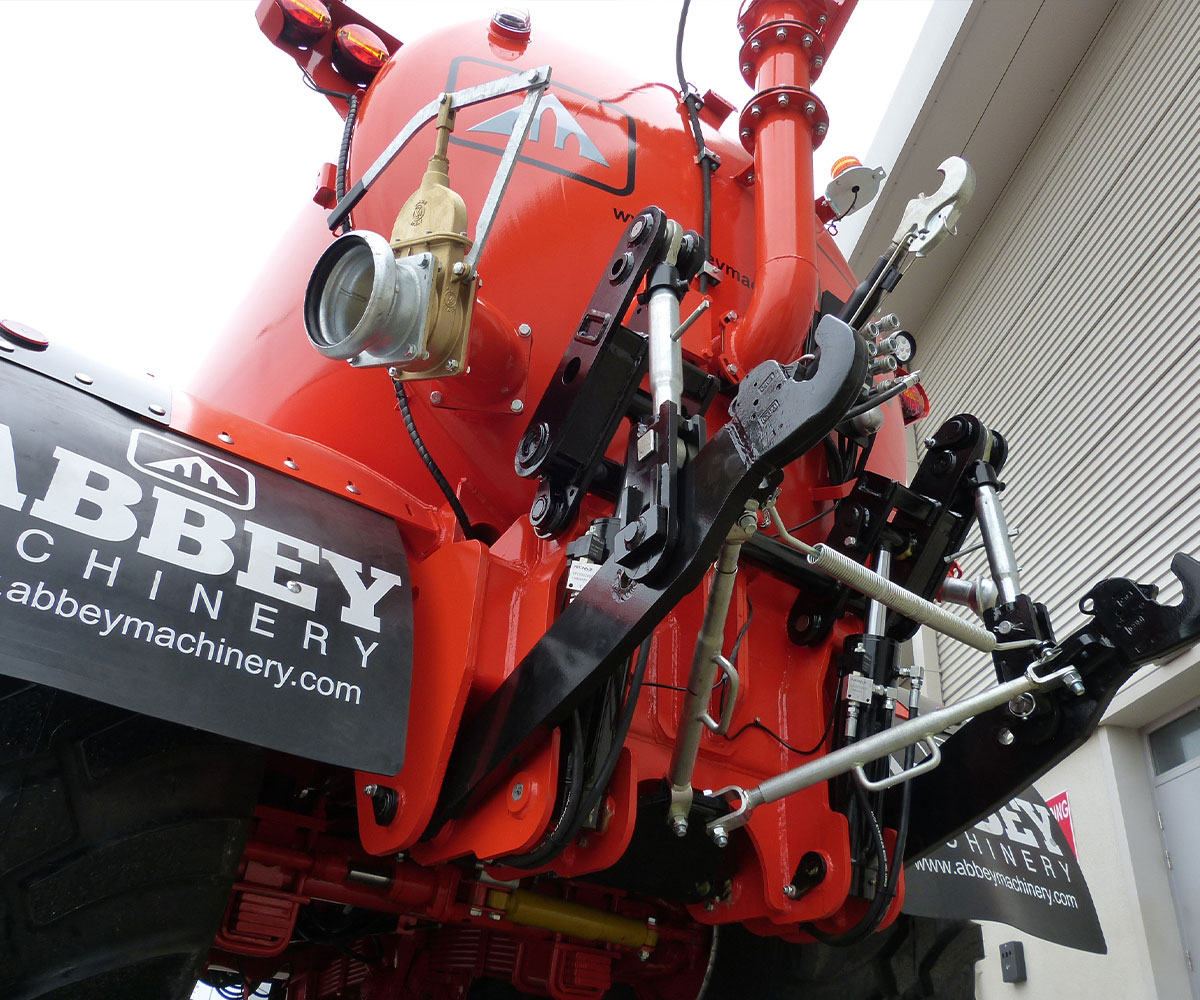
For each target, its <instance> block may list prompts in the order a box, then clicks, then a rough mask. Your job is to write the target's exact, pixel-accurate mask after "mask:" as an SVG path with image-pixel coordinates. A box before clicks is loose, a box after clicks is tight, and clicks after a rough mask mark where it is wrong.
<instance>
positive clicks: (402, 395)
mask: <svg viewBox="0 0 1200 1000" xmlns="http://www.w3.org/2000/svg"><path fill="white" fill-rule="evenodd" d="M392 384H393V385H394V386H395V388H396V403H397V404H398V405H399V407H400V416H401V417H402V418H403V419H404V426H405V428H406V429H407V430H408V436H409V437H410V438H412V443H413V447H415V448H416V449H417V454H418V455H419V456H420V457H421V461H422V462H424V463H425V468H427V469H428V470H429V474H430V475H431V476H433V481H434V482H435V483H437V485H438V489H440V490H441V491H442V495H443V496H444V497H445V498H446V502H447V503H449V504H450V509H451V510H452V511H454V518H455V520H456V521H458V526H459V527H460V528H462V533H463V534H464V535H466V536H467V538H474V537H475V526H474V525H473V524H471V519H470V518H469V517H467V512H466V510H465V509H464V508H463V505H462V504H461V503H460V502H459V499H458V497H457V496H455V495H454V489H453V488H452V487H451V486H450V482H449V480H447V479H446V477H445V476H444V475H442V470H441V469H439V468H438V464H437V462H435V461H434V460H433V456H432V455H430V454H429V451H428V449H426V447H425V442H424V441H422V440H421V435H420V433H418V431H417V425H416V424H414V423H413V418H412V413H411V412H410V411H409V409H408V394H407V393H406V392H405V391H404V385H403V384H402V383H400V382H393V383H392Z"/></svg>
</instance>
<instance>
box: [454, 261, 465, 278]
mask: <svg viewBox="0 0 1200 1000" xmlns="http://www.w3.org/2000/svg"><path fill="white" fill-rule="evenodd" d="M452 270H453V271H454V274H455V275H456V276H457V277H460V278H461V277H462V276H463V275H464V274H466V273H467V265H466V264H464V263H463V262H462V261H461V260H460V261H459V262H458V263H457V264H455V265H454V267H453V268H452Z"/></svg>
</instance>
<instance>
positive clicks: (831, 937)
mask: <svg viewBox="0 0 1200 1000" xmlns="http://www.w3.org/2000/svg"><path fill="white" fill-rule="evenodd" d="M851 784H852V785H853V787H854V794H855V797H856V799H857V800H858V806H859V808H860V809H861V810H862V812H863V816H864V817H865V818H866V820H867V826H868V828H869V830H870V833H871V842H872V846H873V848H874V853H875V855H876V858H877V860H878V862H879V877H878V878H877V879H876V882H875V887H876V888H875V898H874V899H872V900H871V903H870V905H869V906H868V907H867V912H866V913H864V914H863V915H862V917H861V918H860V919H859V921H858V923H856V924H855V925H854V926H853V927H851V928H850V929H849V930H847V931H844V932H842V933H841V934H827V933H825V931H823V930H821V929H820V928H819V927H816V926H814V925H813V924H803V925H802V927H803V929H804V931H805V933H807V934H811V935H812V936H813V937H815V938H816V939H817V940H818V941H820V942H821V943H822V944H828V945H835V946H838V947H843V948H844V947H847V946H849V945H854V944H858V943H859V942H860V941H862V940H863V939H864V938H865V937H867V936H868V935H869V934H873V933H874V932H875V929H876V928H877V927H878V926H879V924H880V922H881V921H882V920H883V918H884V915H885V914H886V913H887V904H888V903H889V902H891V897H890V896H889V895H888V892H887V885H888V882H889V879H890V877H891V875H890V873H889V871H888V860H887V847H886V846H885V845H884V843H883V829H882V827H880V825H879V819H878V818H877V817H876V815H875V812H874V810H872V809H871V804H870V803H869V802H868V801H867V793H866V792H864V791H863V788H862V785H860V784H859V783H858V781H857V780H855V779H853V778H852V779H851ZM898 858H899V855H898V854H897V859H898ZM893 870H894V868H893Z"/></svg>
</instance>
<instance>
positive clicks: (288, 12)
mask: <svg viewBox="0 0 1200 1000" xmlns="http://www.w3.org/2000/svg"><path fill="white" fill-rule="evenodd" d="M275 6H276V7H278V8H279V12H280V13H281V14H282V15H283V23H284V28H283V37H284V38H285V39H286V40H287V41H289V42H291V43H292V44H293V45H298V46H300V47H301V48H307V47H309V46H310V45H313V44H315V43H316V42H319V41H320V40H321V38H323V37H324V35H325V33H326V32H327V31H328V30H329V29H330V28H331V27H332V26H333V18H332V17H330V16H329V10H328V8H326V6H325V5H324V4H323V3H321V0H275Z"/></svg>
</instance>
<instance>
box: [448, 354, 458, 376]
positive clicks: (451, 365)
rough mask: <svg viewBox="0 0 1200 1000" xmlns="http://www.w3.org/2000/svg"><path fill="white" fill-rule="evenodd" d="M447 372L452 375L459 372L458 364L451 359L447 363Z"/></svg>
mask: <svg viewBox="0 0 1200 1000" xmlns="http://www.w3.org/2000/svg"><path fill="white" fill-rule="evenodd" d="M446 371H448V372H452V373H453V372H456V371H458V362H457V361H455V360H454V359H453V358H451V359H450V360H449V361H447V362H446Z"/></svg>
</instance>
